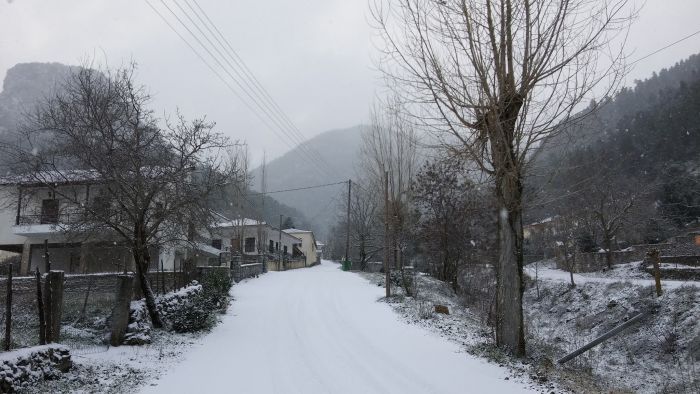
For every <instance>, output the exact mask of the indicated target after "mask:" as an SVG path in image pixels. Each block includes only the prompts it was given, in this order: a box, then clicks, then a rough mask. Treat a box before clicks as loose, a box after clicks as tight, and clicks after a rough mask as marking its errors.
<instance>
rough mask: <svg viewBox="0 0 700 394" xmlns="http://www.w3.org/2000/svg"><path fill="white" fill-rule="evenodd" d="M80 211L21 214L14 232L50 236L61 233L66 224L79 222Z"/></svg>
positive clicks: (25, 234) (24, 234) (26, 235)
mask: <svg viewBox="0 0 700 394" xmlns="http://www.w3.org/2000/svg"><path fill="white" fill-rule="evenodd" d="M81 218H82V215H81V214H80V213H75V212H73V213H71V212H66V213H60V214H52V215H47V214H37V215H20V216H18V217H17V219H16V221H15V223H16V224H15V225H14V226H13V227H12V232H13V233H14V234H16V235H22V236H25V237H48V236H51V235H54V234H57V233H60V232H61V230H62V229H63V227H64V226H65V225H69V224H75V223H78V222H79V221H80V220H81Z"/></svg>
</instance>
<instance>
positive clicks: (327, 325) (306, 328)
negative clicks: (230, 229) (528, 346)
mask: <svg viewBox="0 0 700 394" xmlns="http://www.w3.org/2000/svg"><path fill="white" fill-rule="evenodd" d="M383 292H384V289H383V288H381V287H377V286H376V285H373V284H371V283H369V282H368V281H367V280H366V279H363V278H361V277H360V276H358V275H356V274H353V273H348V272H342V271H340V270H339V269H338V265H337V264H334V263H331V262H326V261H324V262H323V264H321V265H320V266H316V267H313V268H307V269H298V270H293V271H286V272H271V273H267V274H265V275H262V276H261V277H260V278H258V279H254V280H250V281H247V282H245V283H242V284H239V285H235V286H234V287H233V289H232V294H233V296H234V297H235V301H234V302H233V303H232V304H231V307H230V309H229V312H228V314H227V315H226V316H225V317H224V319H223V322H222V323H221V324H220V325H219V326H217V327H216V328H215V329H214V332H212V333H211V334H209V335H207V336H205V337H204V338H203V340H202V344H201V345H198V346H195V347H194V348H192V350H191V351H190V352H189V354H188V355H187V356H186V358H185V359H184V360H183V361H182V362H181V363H180V364H178V365H176V366H175V367H174V368H173V369H172V370H171V371H170V372H168V373H166V374H165V375H164V376H162V377H161V378H160V379H159V380H158V381H156V382H155V383H154V384H155V385H151V386H147V387H145V388H144V390H143V392H144V393H169V394H170V393H228V392H237V393H421V394H422V393H484V392H490V393H519V392H530V391H529V390H530V389H528V388H527V387H525V385H524V384H522V383H518V382H516V381H514V380H513V379H510V380H505V379H504V378H505V377H506V376H507V371H506V370H505V369H503V368H500V367H498V366H496V365H493V364H489V363H487V362H485V361H483V360H481V359H478V358H476V357H474V356H471V355H469V354H467V353H465V352H464V351H463V349H461V348H460V346H459V345H457V344H455V343H452V342H449V341H447V340H445V339H442V338H440V337H437V336H436V335H435V334H432V333H429V332H428V331H425V330H424V329H421V328H419V327H417V326H412V325H409V324H406V323H404V322H402V321H400V320H399V317H398V316H397V315H396V314H395V313H394V312H393V311H392V310H391V308H390V307H389V306H388V305H387V304H385V303H382V302H377V300H378V299H379V298H380V297H381V296H382V295H383Z"/></svg>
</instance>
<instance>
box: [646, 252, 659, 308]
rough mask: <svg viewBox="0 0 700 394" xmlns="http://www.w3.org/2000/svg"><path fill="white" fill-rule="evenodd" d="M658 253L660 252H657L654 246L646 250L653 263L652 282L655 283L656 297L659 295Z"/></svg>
mask: <svg viewBox="0 0 700 394" xmlns="http://www.w3.org/2000/svg"><path fill="white" fill-rule="evenodd" d="M660 254H661V252H659V250H658V249H656V248H655V249H652V250H650V251H649V252H647V256H649V258H650V259H651V263H652V264H653V265H654V282H655V285H656V296H657V297H661V267H660V260H661V258H660V257H659V255H660Z"/></svg>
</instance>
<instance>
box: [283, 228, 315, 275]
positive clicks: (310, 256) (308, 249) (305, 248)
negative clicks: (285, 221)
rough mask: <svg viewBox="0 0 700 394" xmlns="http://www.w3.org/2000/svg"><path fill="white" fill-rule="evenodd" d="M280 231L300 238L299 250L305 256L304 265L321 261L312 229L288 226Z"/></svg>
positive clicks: (307, 265) (308, 265)
mask: <svg viewBox="0 0 700 394" xmlns="http://www.w3.org/2000/svg"><path fill="white" fill-rule="evenodd" d="M282 231H283V232H285V233H287V234H290V235H293V236H295V237H297V238H299V239H300V240H301V246H300V250H301V251H302V253H304V256H306V267H310V266H312V265H314V264H319V263H320V262H321V257H320V255H319V254H318V253H317V249H316V238H315V237H314V233H313V231H311V230H300V229H297V228H288V229H286V230H282Z"/></svg>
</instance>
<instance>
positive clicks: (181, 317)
mask: <svg viewBox="0 0 700 394" xmlns="http://www.w3.org/2000/svg"><path fill="white" fill-rule="evenodd" d="M215 308H216V305H215V304H214V303H213V301H212V299H210V298H209V297H207V296H206V295H204V294H197V295H195V296H193V297H192V298H190V299H189V300H187V301H185V302H183V303H181V304H179V305H178V306H177V308H176V310H174V311H173V313H172V314H171V315H170V323H171V326H172V329H173V331H175V332H179V333H184V332H196V331H202V330H210V329H211V328H212V327H213V326H214V324H215V323H216V318H215V316H214V312H213V311H214V310H215Z"/></svg>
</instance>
